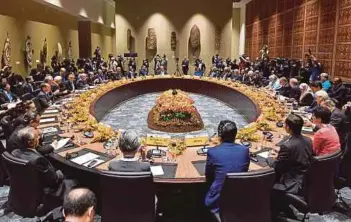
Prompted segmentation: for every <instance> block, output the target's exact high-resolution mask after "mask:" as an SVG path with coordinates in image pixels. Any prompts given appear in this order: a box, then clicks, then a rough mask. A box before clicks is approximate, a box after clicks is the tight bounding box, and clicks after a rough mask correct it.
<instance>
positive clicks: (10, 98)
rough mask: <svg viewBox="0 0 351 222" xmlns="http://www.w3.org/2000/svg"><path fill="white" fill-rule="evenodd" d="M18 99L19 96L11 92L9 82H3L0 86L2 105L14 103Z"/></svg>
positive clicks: (0, 101)
mask: <svg viewBox="0 0 351 222" xmlns="http://www.w3.org/2000/svg"><path fill="white" fill-rule="evenodd" d="M16 100H18V97H17V95H15V94H13V93H12V92H11V86H10V85H9V84H8V83H2V84H1V88H0V105H2V104H6V103H12V102H15V101H16Z"/></svg>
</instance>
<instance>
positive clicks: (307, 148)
mask: <svg viewBox="0 0 351 222" xmlns="http://www.w3.org/2000/svg"><path fill="white" fill-rule="evenodd" d="M280 144H281V146H280V151H279V153H278V157H277V160H276V161H275V162H274V164H273V167H274V169H275V172H276V175H277V184H276V185H275V186H274V187H275V188H276V189H278V190H281V191H285V192H289V193H293V194H298V193H300V191H301V189H302V182H303V177H304V175H305V173H306V171H307V169H308V167H309V166H310V161H311V157H312V140H311V139H310V138H308V137H305V136H302V135H300V136H291V137H289V138H288V139H286V140H285V141H282V142H280Z"/></svg>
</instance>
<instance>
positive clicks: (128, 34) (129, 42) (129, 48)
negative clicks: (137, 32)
mask: <svg viewBox="0 0 351 222" xmlns="http://www.w3.org/2000/svg"><path fill="white" fill-rule="evenodd" d="M127 49H128V51H131V50H132V30H130V29H128V30H127Z"/></svg>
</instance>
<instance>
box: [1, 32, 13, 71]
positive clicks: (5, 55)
mask: <svg viewBox="0 0 351 222" xmlns="http://www.w3.org/2000/svg"><path fill="white" fill-rule="evenodd" d="M10 63H11V39H10V36H9V33H7V36H6V39H5V42H4V48H3V50H2V57H1V66H2V67H4V66H9V65H10Z"/></svg>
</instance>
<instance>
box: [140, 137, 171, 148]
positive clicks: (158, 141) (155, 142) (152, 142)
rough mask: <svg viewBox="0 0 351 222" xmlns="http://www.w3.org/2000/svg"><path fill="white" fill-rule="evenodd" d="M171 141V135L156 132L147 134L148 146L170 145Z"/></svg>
mask: <svg viewBox="0 0 351 222" xmlns="http://www.w3.org/2000/svg"><path fill="white" fill-rule="evenodd" d="M170 142H171V137H170V136H161V135H155V134H147V135H146V145H148V146H168V144H169V143H170Z"/></svg>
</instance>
